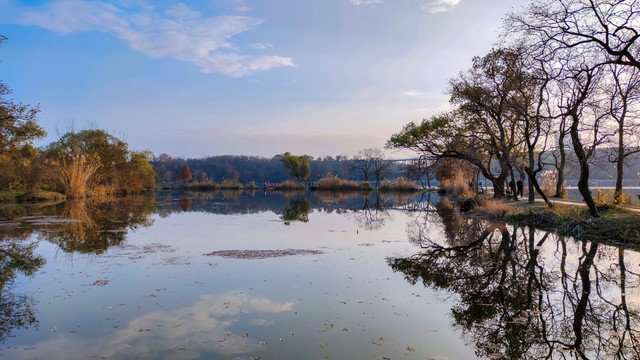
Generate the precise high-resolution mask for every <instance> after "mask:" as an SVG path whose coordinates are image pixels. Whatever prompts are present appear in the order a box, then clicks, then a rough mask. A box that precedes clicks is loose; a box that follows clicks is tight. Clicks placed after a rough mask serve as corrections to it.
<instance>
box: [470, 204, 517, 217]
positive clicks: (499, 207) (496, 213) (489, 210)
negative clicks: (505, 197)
mask: <svg viewBox="0 0 640 360" xmlns="http://www.w3.org/2000/svg"><path fill="white" fill-rule="evenodd" d="M473 211H474V212H476V213H479V214H482V215H483V216H486V217H488V218H490V219H502V217H503V216H504V214H506V213H507V212H508V211H509V207H508V206H507V204H505V202H504V201H502V200H497V199H486V200H483V201H482V202H481V203H480V205H478V206H476V207H475V208H474V209H473Z"/></svg>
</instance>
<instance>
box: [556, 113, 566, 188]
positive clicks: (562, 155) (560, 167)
mask: <svg viewBox="0 0 640 360" xmlns="http://www.w3.org/2000/svg"><path fill="white" fill-rule="evenodd" d="M563 121H564V120H563ZM566 135H567V133H566V132H564V128H562V129H561V130H560V134H559V135H558V151H560V163H558V162H557V161H556V171H557V175H558V177H557V179H556V194H555V195H554V196H555V197H557V198H560V197H562V196H561V195H562V193H563V191H562V188H563V187H564V166H565V163H566V161H567V154H566V152H565V151H564V137H565V136H566Z"/></svg>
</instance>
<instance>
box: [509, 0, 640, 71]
mask: <svg viewBox="0 0 640 360" xmlns="http://www.w3.org/2000/svg"><path fill="white" fill-rule="evenodd" d="M505 22H506V26H505V28H506V30H507V32H508V33H509V34H510V35H507V37H509V36H514V37H520V36H521V35H522V34H523V33H524V34H526V35H527V37H528V38H529V39H530V41H532V43H533V44H536V45H537V48H536V49H532V50H533V51H534V52H542V53H546V54H547V55H548V56H556V55H557V53H558V52H561V53H566V52H574V53H580V54H583V55H586V56H588V57H590V58H591V60H592V63H593V64H599V65H602V64H619V65H625V66H632V67H635V68H638V69H640V40H638V38H639V37H640V32H639V29H638V25H639V24H640V2H639V1H638V0H611V1H599V0H587V1H585V0H541V1H535V2H532V3H531V4H530V5H529V6H528V7H527V8H526V9H525V10H524V11H514V12H512V13H510V14H508V16H507V17H506V21H505ZM545 48H546V49H554V51H553V52H548V51H547V50H545Z"/></svg>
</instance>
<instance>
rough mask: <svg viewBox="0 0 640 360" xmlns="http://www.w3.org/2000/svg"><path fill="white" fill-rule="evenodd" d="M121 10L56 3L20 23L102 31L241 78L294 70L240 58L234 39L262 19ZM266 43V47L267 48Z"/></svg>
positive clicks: (275, 59)
mask: <svg viewBox="0 0 640 360" xmlns="http://www.w3.org/2000/svg"><path fill="white" fill-rule="evenodd" d="M135 5H137V4H135V2H134V1H128V2H127V3H126V4H125V5H122V7H118V6H116V5H113V4H109V3H106V2H100V1H92V2H89V1H85V0H57V1H54V2H52V3H48V4H47V5H44V6H42V7H39V8H32V9H30V10H28V11H25V12H23V13H22V16H21V17H20V18H19V19H18V22H19V23H20V24H23V25H36V26H40V27H43V28H45V29H48V30H51V31H55V32H58V33H61V34H69V33H73V32H79V31H100V32H104V33H108V34H111V35H113V36H115V37H117V38H119V39H121V40H124V41H126V42H128V43H129V46H130V47H131V48H132V49H134V50H137V51H140V52H142V53H144V54H147V55H150V56H153V57H174V58H176V59H179V60H182V61H186V62H190V63H193V64H195V65H196V66H198V67H199V68H200V70H201V71H202V72H205V73H218V74H224V75H228V76H233V77H242V76H246V75H249V74H251V73H254V72H256V71H264V70H267V69H270V68H274V67H282V66H294V63H293V60H292V59H291V58H288V57H282V56H275V55H274V56H250V55H243V54H240V53H238V51H237V49H236V46H234V45H233V44H232V43H231V42H230V39H231V37H232V36H234V35H236V34H239V33H242V32H245V31H249V30H251V29H253V28H255V27H257V26H259V25H260V24H262V22H263V20H262V19H258V18H255V17H251V16H216V17H210V18H206V17H202V14H200V13H199V12H197V11H195V10H193V9H191V8H190V7H189V6H187V5H185V4H182V3H180V4H176V5H173V6H171V7H170V8H169V9H167V10H166V11H165V12H164V13H160V12H158V11H156V10H155V8H153V7H149V6H144V7H143V6H137V7H136V8H135V9H133V6H135ZM265 44H267V43H265Z"/></svg>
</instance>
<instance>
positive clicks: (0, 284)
mask: <svg viewBox="0 0 640 360" xmlns="http://www.w3.org/2000/svg"><path fill="white" fill-rule="evenodd" d="M35 247H36V244H35V243H31V244H29V245H24V244H23V241H21V240H10V239H7V238H4V239H0V342H2V341H3V340H4V339H5V338H6V337H7V336H8V335H9V334H10V333H11V332H12V331H13V330H15V329H19V328H26V327H29V326H32V325H33V324H35V323H37V320H36V317H35V313H34V302H33V299H32V298H31V297H29V296H27V295H17V294H14V293H12V292H11V291H10V290H11V284H12V283H13V281H14V280H15V278H16V276H17V275H18V274H19V273H22V274H24V275H26V276H32V275H33V274H35V272H36V271H38V269H40V267H42V265H44V263H45V260H44V259H43V258H42V257H41V256H36V255H35V254H34V253H33V250H34V249H35Z"/></svg>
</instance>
